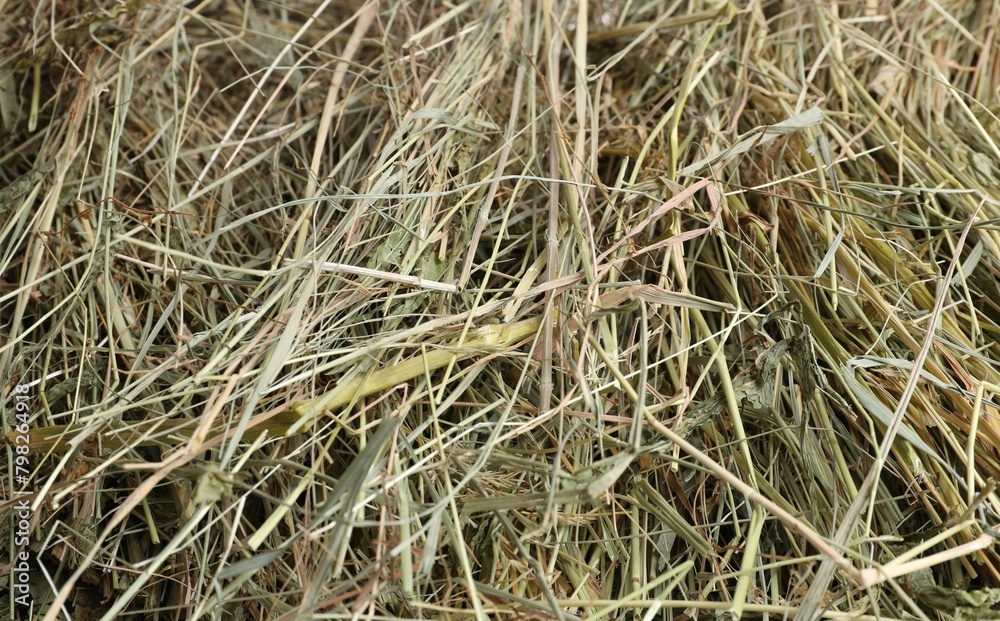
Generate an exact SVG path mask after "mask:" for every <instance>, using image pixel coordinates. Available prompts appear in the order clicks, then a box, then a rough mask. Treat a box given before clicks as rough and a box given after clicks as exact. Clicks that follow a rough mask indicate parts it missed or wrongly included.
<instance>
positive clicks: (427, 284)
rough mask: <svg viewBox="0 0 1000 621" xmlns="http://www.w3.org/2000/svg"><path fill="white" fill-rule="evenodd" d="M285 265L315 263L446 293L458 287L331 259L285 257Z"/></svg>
mask: <svg viewBox="0 0 1000 621" xmlns="http://www.w3.org/2000/svg"><path fill="white" fill-rule="evenodd" d="M285 265H299V266H301V267H307V266H314V265H315V266H317V267H319V269H320V270H321V271H324V272H342V273H344V274H354V275H356V276H370V277H372V278H379V279H381V280H388V281H389V282H398V283H401V284H404V285H410V286H413V287H420V288H422V289H429V290H431V291H445V292H447V293H455V292H456V291H458V287H457V286H456V285H453V284H449V283H444V282H438V281H436V280H428V279H426V278H420V277H418V276H406V275H404V274H394V273H392V272H383V271H382V270H373V269H369V268H367V267H357V266H355V265H348V264H346V263H333V262H332V261H324V262H319V261H311V260H307V261H296V260H294V259H285Z"/></svg>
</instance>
